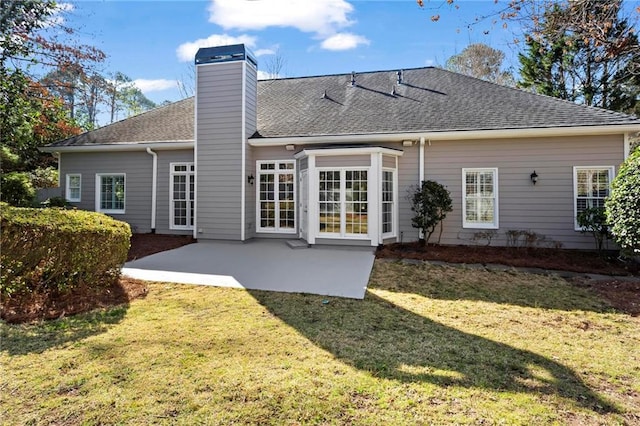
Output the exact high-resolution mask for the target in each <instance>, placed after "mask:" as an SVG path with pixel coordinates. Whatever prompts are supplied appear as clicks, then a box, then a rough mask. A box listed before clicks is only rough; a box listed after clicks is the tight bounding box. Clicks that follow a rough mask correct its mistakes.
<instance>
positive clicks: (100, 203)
mask: <svg viewBox="0 0 640 426" xmlns="http://www.w3.org/2000/svg"><path fill="white" fill-rule="evenodd" d="M96 189H97V191H96V192H97V195H96V200H97V203H96V204H97V206H96V210H97V211H99V212H103V213H124V212H125V198H126V197H125V175H124V173H123V174H97V175H96Z"/></svg>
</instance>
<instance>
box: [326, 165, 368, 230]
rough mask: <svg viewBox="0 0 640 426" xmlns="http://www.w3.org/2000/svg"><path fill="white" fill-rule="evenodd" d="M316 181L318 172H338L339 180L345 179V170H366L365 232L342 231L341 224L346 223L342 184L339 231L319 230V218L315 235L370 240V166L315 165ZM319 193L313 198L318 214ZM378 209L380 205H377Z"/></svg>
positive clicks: (341, 186) (344, 188)
mask: <svg viewBox="0 0 640 426" xmlns="http://www.w3.org/2000/svg"><path fill="white" fill-rule="evenodd" d="M315 169H316V182H317V183H318V184H319V183H320V172H335V171H339V172H340V182H341V183H342V182H343V181H345V180H346V172H347V171H350V172H363V171H364V172H367V233H366V234H350V233H347V232H342V225H343V224H344V223H346V214H347V212H346V209H345V208H342V207H343V206H345V205H346V202H347V200H346V197H345V194H346V187H345V186H344V185H340V206H341V208H340V230H341V231H340V232H321V231H320V220H317V229H316V235H317V237H318V238H337V239H344V240H370V239H371V238H372V237H371V216H372V215H371V205H372V200H370V199H369V195H370V194H371V192H370V190H369V187H370V186H371V178H372V176H371V167H362V166H353V167H350V166H343V167H331V166H327V167H316V168H315ZM319 197H320V193H319V191H318V192H317V193H316V194H315V196H314V199H315V203H316V209H315V210H316V214H317V215H320V198H319ZM377 209H380V207H377Z"/></svg>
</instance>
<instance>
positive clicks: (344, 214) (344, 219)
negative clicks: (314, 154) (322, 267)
mask: <svg viewBox="0 0 640 426" xmlns="http://www.w3.org/2000/svg"><path fill="white" fill-rule="evenodd" d="M367 175H368V172H367V171H366V170H321V171H319V175H318V185H319V193H318V213H319V218H318V219H319V220H318V223H319V226H320V229H319V231H320V232H321V233H326V234H335V235H332V236H345V235H347V236H362V235H367V234H368V232H369V230H368V214H369V202H368V192H367V191H368V188H367V186H368V182H367Z"/></svg>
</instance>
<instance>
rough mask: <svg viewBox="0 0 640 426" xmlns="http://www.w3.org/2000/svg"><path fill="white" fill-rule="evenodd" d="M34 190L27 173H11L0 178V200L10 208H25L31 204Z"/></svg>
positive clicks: (34, 193) (34, 194)
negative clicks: (10, 206)
mask: <svg viewBox="0 0 640 426" xmlns="http://www.w3.org/2000/svg"><path fill="white" fill-rule="evenodd" d="M35 196H36V190H35V189H34V188H33V185H32V184H31V178H30V176H29V174H28V173H21V172H11V173H6V174H3V175H2V177H0V199H2V201H4V202H5V203H9V204H10V205H12V206H18V207H27V206H30V205H31V204H32V203H33V200H34V198H35Z"/></svg>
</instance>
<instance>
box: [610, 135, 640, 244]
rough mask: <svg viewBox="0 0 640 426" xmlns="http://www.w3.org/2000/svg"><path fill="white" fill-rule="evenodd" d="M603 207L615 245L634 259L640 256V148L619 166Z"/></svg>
mask: <svg viewBox="0 0 640 426" xmlns="http://www.w3.org/2000/svg"><path fill="white" fill-rule="evenodd" d="M605 207H606V211H607V220H608V222H609V225H610V226H611V233H612V234H613V237H614V239H615V240H616V242H617V243H618V244H619V245H620V247H622V248H623V249H625V250H628V251H629V252H632V253H634V255H635V256H637V255H638V254H640V148H636V149H635V151H634V152H633V153H632V154H631V155H630V156H629V157H628V158H627V159H626V160H625V162H624V163H622V166H620V171H619V172H618V175H617V176H616V178H615V179H614V180H613V182H612V184H611V196H610V197H609V198H608V199H607V200H606V202H605Z"/></svg>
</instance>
